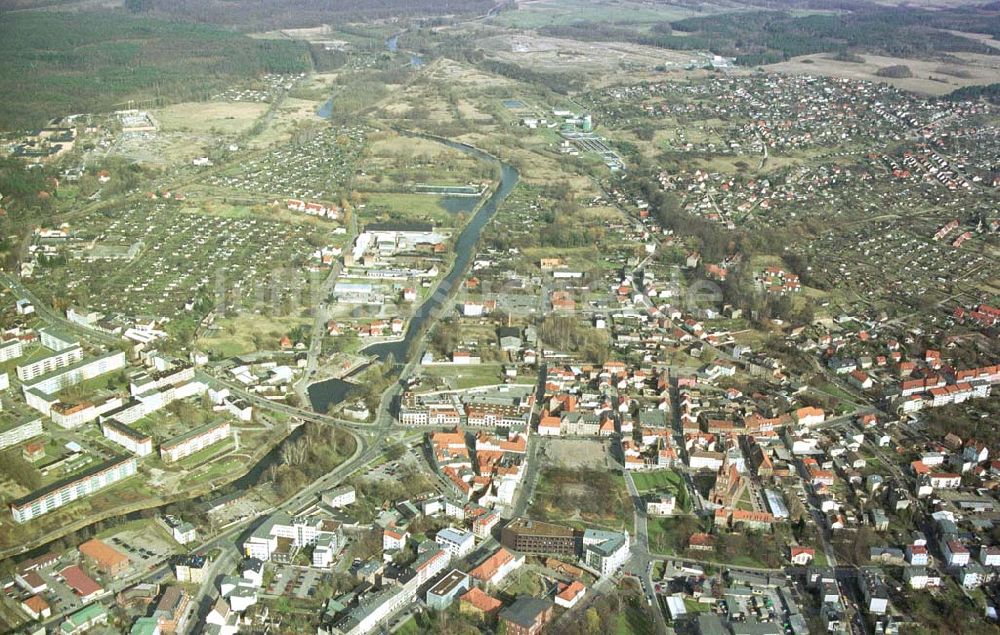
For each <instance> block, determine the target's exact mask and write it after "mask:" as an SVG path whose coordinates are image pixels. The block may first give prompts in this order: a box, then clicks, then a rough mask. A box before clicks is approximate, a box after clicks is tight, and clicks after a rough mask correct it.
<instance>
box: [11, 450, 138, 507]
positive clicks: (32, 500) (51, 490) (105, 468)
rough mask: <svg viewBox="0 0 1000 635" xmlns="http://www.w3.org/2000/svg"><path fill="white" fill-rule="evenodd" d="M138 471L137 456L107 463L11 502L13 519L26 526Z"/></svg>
mask: <svg viewBox="0 0 1000 635" xmlns="http://www.w3.org/2000/svg"><path fill="white" fill-rule="evenodd" d="M135 472H136V461H135V457H132V456H130V457H127V458H125V457H118V458H115V459H112V460H110V461H105V462H104V463H101V464H99V465H96V466H94V467H92V468H90V469H87V470H85V471H83V472H81V473H80V474H76V475H74V476H71V477H69V478H67V479H63V480H61V481H57V482H55V483H52V484H51V485H48V486H46V487H43V488H42V489H39V490H37V491H35V492H32V493H31V494H28V495H27V496H24V497H22V498H19V499H17V500H15V501H12V502H11V503H10V511H11V514H12V515H13V516H14V522H17V523H25V522H28V521H29V520H31V519H32V518H37V517H39V516H41V515H42V514H47V513H48V512H50V511H52V510H54V509H57V508H59V507H62V506H63V505H68V504H69V503H71V502H73V501H75V500H77V499H79V498H83V497H85V496H89V495H91V494H93V493H95V492H97V491H100V490H102V489H104V488H105V487H109V486H111V485H113V484H115V483H117V482H118V481H121V480H123V479H126V478H128V477H130V476H132V475H134V474H135Z"/></svg>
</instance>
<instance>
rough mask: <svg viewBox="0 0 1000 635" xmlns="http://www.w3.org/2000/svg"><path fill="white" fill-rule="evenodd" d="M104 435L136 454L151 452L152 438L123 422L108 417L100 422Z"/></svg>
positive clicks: (146, 454) (148, 453)
mask: <svg viewBox="0 0 1000 635" xmlns="http://www.w3.org/2000/svg"><path fill="white" fill-rule="evenodd" d="M101 432H102V433H103V434H104V437H105V438H106V439H108V440H110V441H113V442H115V443H117V444H118V445H120V446H122V447H123V448H125V449H126V450H128V451H129V452H131V453H132V454H134V455H136V456H148V455H150V454H152V453H153V439H152V437H150V436H149V435H148V434H144V433H142V432H139V431H138V430H136V429H134V428H130V427H128V426H127V425H125V424H124V423H119V422H117V421H115V420H114V419H109V420H107V421H105V422H104V423H102V424H101Z"/></svg>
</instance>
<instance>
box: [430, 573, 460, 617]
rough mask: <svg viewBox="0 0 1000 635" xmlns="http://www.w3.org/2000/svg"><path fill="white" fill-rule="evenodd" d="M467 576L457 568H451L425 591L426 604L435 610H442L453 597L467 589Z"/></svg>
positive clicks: (453, 599) (449, 604)
mask: <svg viewBox="0 0 1000 635" xmlns="http://www.w3.org/2000/svg"><path fill="white" fill-rule="evenodd" d="M469 586H470V581H469V576H467V575H466V574H464V573H462V572H461V571H459V570H458V569H452V570H451V571H450V572H449V573H448V574H447V575H445V576H444V577H443V578H441V580H439V581H438V583H437V584H435V585H434V586H433V587H431V588H430V589H429V590H428V591H427V597H426V601H427V606H429V607H430V608H432V609H434V610H435V611H443V610H445V609H447V608H448V607H449V606H451V603H452V602H454V601H455V598H456V597H458V596H459V595H460V594H462V593H464V592H466V591H468V590H469Z"/></svg>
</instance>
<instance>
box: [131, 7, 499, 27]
mask: <svg viewBox="0 0 1000 635" xmlns="http://www.w3.org/2000/svg"><path fill="white" fill-rule="evenodd" d="M496 4H497V3H496V2H493V0H268V1H267V2H241V3H234V2H230V1H226V0H143V1H142V2H139V3H137V5H140V6H137V7H136V9H137V10H142V11H148V12H150V13H152V14H154V15H162V16H168V17H171V18H176V19H180V20H193V21H197V22H205V23H209V24H225V25H233V26H236V27H237V28H240V29H243V30H262V31H263V30H270V29H276V28H292V27H314V26H316V25H317V24H325V23H330V22H331V20H335V21H336V22H338V23H340V22H361V21H365V22H371V21H374V20H395V19H399V18H406V17H422V16H440V15H465V16H472V15H485V14H486V12H487V11H489V10H490V9H492V8H493V7H494V6H495V5H496Z"/></svg>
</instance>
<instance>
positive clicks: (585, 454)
mask: <svg viewBox="0 0 1000 635" xmlns="http://www.w3.org/2000/svg"><path fill="white" fill-rule="evenodd" d="M545 456H546V457H547V458H548V459H549V460H550V461H551V463H552V464H553V465H557V466H559V467H565V468H567V469H599V468H602V467H604V466H605V464H606V458H607V452H606V450H605V448H604V444H603V443H600V442H598V441H591V440H586V439H552V440H549V441H547V442H546V444H545Z"/></svg>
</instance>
